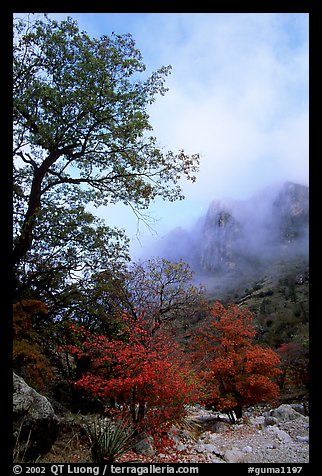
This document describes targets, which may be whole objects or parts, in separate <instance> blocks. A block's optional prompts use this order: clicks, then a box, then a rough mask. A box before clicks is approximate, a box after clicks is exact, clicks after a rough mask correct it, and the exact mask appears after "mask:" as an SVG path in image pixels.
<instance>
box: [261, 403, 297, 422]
mask: <svg viewBox="0 0 322 476" xmlns="http://www.w3.org/2000/svg"><path fill="white" fill-rule="evenodd" d="M265 416H266V417H274V418H275V419H277V420H279V421H288V420H296V419H297V418H301V417H302V415H301V413H299V412H298V411H296V410H295V409H294V408H293V407H292V406H291V405H288V404H285V403H284V404H283V405H280V406H279V407H278V408H273V409H272V410H270V411H269V412H267V413H266V414H265Z"/></svg>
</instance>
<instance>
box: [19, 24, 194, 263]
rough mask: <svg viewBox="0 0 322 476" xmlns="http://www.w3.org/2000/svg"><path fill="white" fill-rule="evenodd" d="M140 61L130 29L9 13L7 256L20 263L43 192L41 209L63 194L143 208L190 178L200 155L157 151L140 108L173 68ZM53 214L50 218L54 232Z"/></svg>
mask: <svg viewBox="0 0 322 476" xmlns="http://www.w3.org/2000/svg"><path fill="white" fill-rule="evenodd" d="M145 69H146V67H145V65H144V63H143V61H142V56H141V53H140V52H139V50H138V49H137V48H136V47H135V42H134V39H133V38H132V36H131V35H130V34H125V35H117V34H114V33H113V34H112V35H111V36H102V37H101V38H91V37H90V36H89V35H88V34H86V33H85V32H83V31H80V30H79V28H78V25H77V23H76V22H75V21H74V20H72V19H71V18H68V19H67V20H65V21H62V22H57V21H55V20H51V19H49V18H48V16H45V17H44V18H43V19H39V18H36V19H34V18H33V16H32V15H27V16H26V17H25V18H17V19H15V21H14V41H13V142H14V146H13V158H14V171H13V177H14V203H15V215H14V219H15V227H14V251H13V259H14V264H15V265H16V267H18V270H19V271H20V272H21V265H22V263H23V261H24V260H26V258H27V257H28V253H29V252H30V251H31V250H32V249H33V248H36V247H37V235H38V233H37V227H38V229H39V225H40V223H41V221H42V219H43V216H44V209H46V207H48V206H49V205H48V204H49V202H51V207H52V208H51V210H50V211H48V210H45V214H46V213H53V209H54V208H55V205H56V203H57V204H58V205H60V204H61V202H60V201H59V198H61V197H64V198H65V197H66V196H67V195H68V197H69V202H70V203H71V204H72V203H74V205H75V206H74V207H71V210H72V212H73V210H77V207H78V206H84V205H85V204H87V203H92V204H93V205H94V206H96V207H98V206H100V205H108V204H111V203H117V202H122V203H124V204H126V205H129V206H131V207H132V208H133V209H134V210H141V209H144V208H147V207H148V205H149V203H150V202H151V200H153V199H154V198H155V197H157V196H160V197H162V198H163V199H167V200H170V201H172V200H177V199H181V198H183V195H182V191H181V188H180V186H179V185H178V182H179V179H180V178H181V177H182V176H185V177H186V178H187V179H189V180H192V181H194V180H195V176H194V173H195V172H196V170H197V165H198V155H192V156H188V155H186V154H185V153H184V152H183V151H180V152H179V153H177V154H176V153H174V152H172V151H169V152H163V151H162V150H161V148H159V147H158V146H157V141H156V138H155V137H154V136H152V135H150V131H151V130H152V126H151V124H150V122H149V116H148V112H147V109H148V106H149V105H150V104H152V103H153V102H154V101H155V98H156V96H157V95H158V94H160V95H164V94H165V92H166V90H167V89H166V88H165V86H164V82H165V78H166V76H167V75H168V74H169V73H170V69H171V68H170V66H167V67H161V68H160V69H158V70H157V71H155V72H153V73H152V74H151V75H150V76H148V75H147V74H145V73H144V72H145ZM53 200H55V202H54V201H53ZM56 211H58V212H62V209H61V208H60V207H59V206H58V207H57V209H56ZM42 223H43V222H42ZM56 224H57V221H54V222H49V223H47V225H48V226H50V225H52V227H53V228H52V232H53V234H54V226H55V225H56ZM66 239H67V238H66Z"/></svg>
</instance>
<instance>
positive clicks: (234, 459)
mask: <svg viewBox="0 0 322 476" xmlns="http://www.w3.org/2000/svg"><path fill="white" fill-rule="evenodd" d="M224 460H225V461H226V463H243V462H244V461H245V453H243V452H242V451H240V450H239V449H238V448H235V447H233V448H231V449H229V450H226V451H225V454H224Z"/></svg>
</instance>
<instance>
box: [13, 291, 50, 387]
mask: <svg viewBox="0 0 322 476" xmlns="http://www.w3.org/2000/svg"><path fill="white" fill-rule="evenodd" d="M46 314H47V307H46V305H45V304H44V303H43V302H41V301H37V300H31V299H30V300H27V301H20V302H19V303H16V304H14V305H13V370H14V371H16V372H18V373H19V374H20V375H22V376H23V377H24V378H25V379H26V380H27V381H28V383H29V384H30V385H32V386H34V387H36V388H40V389H42V388H43V386H44V384H45V383H46V382H48V380H49V379H51V378H52V377H53V372H52V368H51V366H50V362H49V361H48V360H47V358H46V356H45V355H44V353H43V350H42V346H41V341H40V339H39V336H38V335H37V333H36V332H35V330H34V328H33V319H35V318H38V319H43V318H44V317H45V316H46Z"/></svg>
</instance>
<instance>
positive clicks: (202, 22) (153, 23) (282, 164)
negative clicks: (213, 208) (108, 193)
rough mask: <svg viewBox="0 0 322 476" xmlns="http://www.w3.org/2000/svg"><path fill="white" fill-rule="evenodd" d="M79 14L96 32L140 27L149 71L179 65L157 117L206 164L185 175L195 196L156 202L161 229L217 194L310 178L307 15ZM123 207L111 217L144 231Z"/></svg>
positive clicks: (173, 144) (156, 122)
mask: <svg viewBox="0 0 322 476" xmlns="http://www.w3.org/2000/svg"><path fill="white" fill-rule="evenodd" d="M56 15H57V16H59V17H60V18H61V17H62V14H56ZM65 16H67V14H66V15H65ZM71 16H74V17H75V18H76V19H77V20H78V21H79V22H80V27H81V29H84V30H87V31H88V32H89V34H91V35H93V34H95V35H96V36H100V35H103V34H107V35H109V34H110V33H111V32H112V31H116V32H117V33H127V32H130V33H132V35H133V37H134V39H135V40H136V44H137V47H138V48H139V50H140V51H141V53H142V56H143V61H144V62H145V63H146V64H147V69H148V71H149V72H152V71H154V70H155V69H157V68H158V67H160V66H162V65H168V64H171V65H172V66H173V71H172V74H171V76H170V77H168V78H167V81H166V84H167V86H168V87H169V92H168V93H167V94H166V96H165V97H160V98H158V99H157V101H156V102H155V103H154V104H153V105H152V106H151V110H150V117H151V124H152V126H153V127H154V133H155V135H156V137H157V139H158V141H159V143H160V146H162V147H164V148H165V149H172V150H175V151H176V150H178V149H180V148H183V149H184V150H185V151H186V152H187V153H195V152H199V153H200V154H201V167H200V173H199V175H198V180H197V182H196V183H195V184H190V183H183V188H184V191H185V194H186V202H185V203H171V204H167V203H164V202H161V201H156V203H155V204H154V205H153V206H152V207H151V212H152V213H153V214H154V215H155V216H157V217H158V218H160V223H159V227H157V229H158V230H159V231H160V233H163V232H164V231H165V230H166V229H167V228H171V227H172V226H175V225H179V224H181V223H182V224H183V225H185V223H186V222H187V221H188V220H189V214H191V217H192V219H194V218H195V217H196V216H197V213H199V210H200V209H201V208H202V207H207V204H208V203H209V202H210V201H211V200H213V199H214V198H221V197H224V196H226V197H227V196H228V197H229V196H231V197H233V198H243V197H249V196H251V195H252V194H253V192H255V191H257V190H258V189H259V188H261V187H262V186H266V185H269V184H270V183H272V182H276V181H280V180H293V181H298V182H300V183H305V184H307V183H308V164H309V156H308V15H307V14H301V13H299V14H297V13H291V14H283V13H250V14H248V13H235V14H216V13H176V14H172V13H165V14H164V13H162V14H160V13H156V14H154V13H145V14H137V13H132V14H116V13H113V14H75V15H74V14H71ZM115 210H116V212H113V210H112V208H110V209H107V210H106V211H105V213H106V216H108V217H109V218H108V220H107V221H108V223H109V224H113V221H115V222H116V223H115V224H116V225H118V226H124V227H125V228H126V229H127V230H128V233H129V235H130V236H131V237H133V236H135V233H136V225H137V222H136V218H135V217H133V219H132V218H129V216H130V215H131V213H129V212H128V211H126V212H125V211H124V212H122V210H123V209H122V208H120V207H117V208H115ZM122 220H123V222H122ZM142 232H143V233H144V235H147V236H148V235H149V233H148V232H147V231H146V230H145V229H144V228H142Z"/></svg>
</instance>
